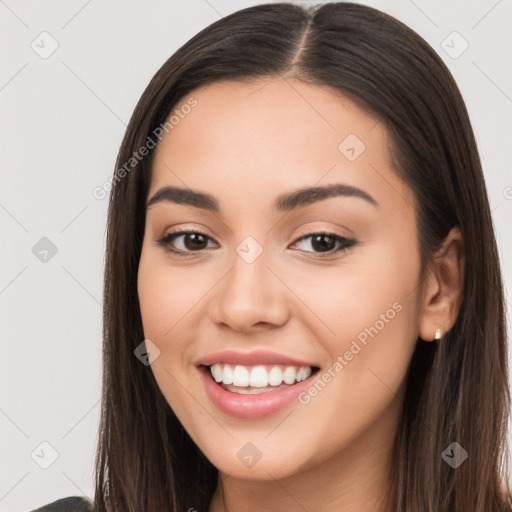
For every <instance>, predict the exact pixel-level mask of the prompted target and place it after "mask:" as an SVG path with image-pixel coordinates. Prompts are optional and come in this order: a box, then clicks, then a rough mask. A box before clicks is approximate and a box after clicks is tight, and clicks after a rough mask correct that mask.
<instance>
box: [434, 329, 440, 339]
mask: <svg viewBox="0 0 512 512" xmlns="http://www.w3.org/2000/svg"><path fill="white" fill-rule="evenodd" d="M439 338H441V329H436V335H435V336H434V339H435V340H438V339H439Z"/></svg>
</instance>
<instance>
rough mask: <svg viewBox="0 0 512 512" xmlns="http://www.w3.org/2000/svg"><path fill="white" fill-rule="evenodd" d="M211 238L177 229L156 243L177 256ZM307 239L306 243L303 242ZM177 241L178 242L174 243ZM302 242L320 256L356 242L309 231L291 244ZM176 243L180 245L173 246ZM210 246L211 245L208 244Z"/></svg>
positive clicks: (201, 246) (204, 245) (195, 249)
mask: <svg viewBox="0 0 512 512" xmlns="http://www.w3.org/2000/svg"><path fill="white" fill-rule="evenodd" d="M211 240H212V239H211V238H210V237H209V236H208V235H206V234H205V233H201V232H200V231H178V232H175V233H168V234H166V235H165V236H163V237H162V238H160V239H159V240H157V243H158V244H159V245H161V246H162V247H163V248H164V249H165V250H166V251H168V252H172V253H174V254H177V255H178V256H189V255H191V254H192V253H194V252H196V253H198V252H200V251H202V250H204V249H207V248H208V241H211ZM306 240H309V241H308V242H307V243H304V242H305V241H306ZM176 242H179V243H176ZM300 243H303V247H309V248H311V249H312V250H308V249H304V248H303V249H302V250H305V252H313V253H316V254H317V255H318V256H320V257H325V256H331V255H332V254H334V253H337V252H341V251H345V250H347V249H349V248H350V247H353V246H354V245H355V244H356V243H357V242H356V241H355V240H350V239H348V238H345V237H342V236H340V235H336V234H334V233H323V232H322V233H311V234H309V235H304V236H302V237H300V238H298V239H297V240H296V241H295V242H294V243H293V244H292V246H293V245H297V244H300ZM173 244H176V245H178V246H180V247H176V246H173ZM210 247H211V246H210Z"/></svg>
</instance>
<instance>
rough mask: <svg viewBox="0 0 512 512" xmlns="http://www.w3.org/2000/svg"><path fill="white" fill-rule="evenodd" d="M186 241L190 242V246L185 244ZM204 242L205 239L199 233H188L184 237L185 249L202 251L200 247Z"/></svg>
mask: <svg viewBox="0 0 512 512" xmlns="http://www.w3.org/2000/svg"><path fill="white" fill-rule="evenodd" d="M187 240H189V241H191V242H192V243H191V244H187ZM204 242H205V237H204V236H203V235H201V234H199V233H189V234H188V235H186V236H185V246H186V247H187V249H203V247H202V245H203V244H204Z"/></svg>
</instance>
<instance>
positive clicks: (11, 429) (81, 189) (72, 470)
mask: <svg viewBox="0 0 512 512" xmlns="http://www.w3.org/2000/svg"><path fill="white" fill-rule="evenodd" d="M257 3H260V2H253V1H238V2H236V1H234V0H208V1H207V0H192V1H187V2H181V1H179V2H178V1H176V2H157V1H146V2H142V1H138V2H121V0H115V1H110V2H100V1H98V0H89V1H87V0H80V1H67V2H65V1H46V2H37V1H34V0H31V1H26V2H16V1H14V0H7V1H5V2H4V1H0V44H1V46H0V47H1V48H2V60H1V66H0V73H1V74H0V106H1V113H2V123H1V125H0V126H1V141H0V144H1V155H2V173H1V186H0V221H1V233H0V237H1V247H2V251H1V256H2V260H1V269H0V272H1V273H0V300H1V307H2V319H1V327H2V329H1V332H2V349H1V354H2V357H1V391H2V394H1V404H0V429H1V460H2V463H1V467H0V475H1V477H0V510H1V511H14V512H21V511H26V510H29V509H32V508H36V507H37V506H40V505H42V504H43V503H47V502H49V501H52V500H55V499H58V498H61V497H64V496H69V495H88V496H90V497H92V495H93V480H92V478H93V460H94V451H95V446H96V430H97V425H98V419H99V397H100V384H101V382H100V379H101V373H100V362H101V314H102V312H101V303H102V273H103V258H104V256H103V252H104V246H105V244H104V242H105V240H104V235H105V224H106V213H107V201H108V199H107V198H106V199H103V200H97V199H95V198H94V197H93V195H92V190H93V188H94V187H96V186H98V185H102V184H103V183H104V182H105V181H106V180H108V179H109V178H110V176H111V175H112V172H113V170H114V163H115V158H116V154H117V150H118V147H119V144H120V142H121V138H122V136H123V133H124V130H125V126H126V123H127V122H128V120H129V118H130V115H131V113H132V110H133V108H134V107H135V104H136V102H137V100H138V98H139V96H140V94H141V93H142V91H143V90H144V88H145V87H146V85H147V84H148V82H149V80H150V79H151V77H152V76H153V74H154V73H155V72H156V71H157V69H158V68H159V67H160V66H161V64H163V62H164V61H165V60H166V59H167V58H168V57H169V56H170V55H171V54H172V53H173V52H174V51H175V50H176V49H177V48H178V47H179V46H180V45H182V44H183V43H185V42H186V41H187V40H188V39H189V38H190V37H192V36H193V35H194V34H196V33H197V32H198V31H199V30H200V29H202V28H203V27H205V26H207V25H209V24H210V23H212V22H214V21H216V20H217V19H219V18H220V17H222V16H225V15H227V14H229V13H231V12H233V11H235V10H238V9H240V8H243V7H247V6H249V5H255V4H257ZM366 3H367V4H369V5H372V6H374V7H377V8H380V9H381V10H383V11H385V12H388V13H390V14H391V15H393V16H395V17H397V18H398V19H400V20H401V21H403V22H405V23H406V24H407V25H409V26H410V27H411V28H413V29H414V30H416V31H417V32H418V33H419V34H421V35H422V36H423V37H424V38H425V39H426V40H427V41H428V42H429V43H430V44H431V45H432V46H433V47H434V48H435V49H436V50H437V52H438V53H439V54H440V55H441V57H442V58H443V60H444V61H445V62H446V63H447V65H448V66H449V68H450V69H451V71H452V73H453V74H454V76H455V79H456V80H457V82H458V84H459V86H460V89H461V91H462V94H463V96H464V98H465V101H466V104H467V106H468V109H469V113H470V117H471V119H472V123H473V126H474V129H475V132H476V136H477V140H478V145H479V149H480V152H481V153H480V154H481V157H482V159H483V165H484V170H485V175H486V180H487V185H488V192H489V198H490V203H491V208H492V210H493V216H494V222H495V226H496V231H497V237H498V244H499V249H500V253H501V258H502V265H503V271H504V276H505V282H506V285H508V286H507V287H508V289H510V283H511V279H512V273H511V269H512V255H511V248H512V241H511V238H512V233H511V230H510V217H511V215H512V175H511V172H510V161H511V157H512V140H511V137H510V135H511V133H512V130H511V119H512V116H511V113H512V99H511V98H512V76H511V75H512V73H511V65H510V48H512V31H511V30H510V27H512V23H511V22H512V1H511V0H500V1H496V0H478V1H477V0H473V1H471V2H467V1H462V0H460V1H453V0H452V1H445V0H437V1H433V2H430V1H429V2H427V1H424V0H421V1H420V0H415V1H412V0H402V1H399V0H382V1H374V2H366ZM43 31H47V32H48V33H49V34H50V35H51V38H53V39H54V40H56V41H57V43H58V48H57V50H56V51H55V52H54V53H53V54H52V55H50V56H49V57H48V58H45V59H44V58H42V57H41V56H40V54H41V53H42V52H44V51H46V52H47V51H49V50H50V49H51V44H52V40H51V38H49V36H40V34H41V32H43ZM453 31H457V32H458V33H459V34H460V35H461V36H462V37H463V38H464V40H466V41H467V43H468V44H469V47H468V49H467V50H466V51H465V52H464V53H462V55H460V56H459V57H458V58H453V56H454V55H455V52H458V51H460V50H461V49H462V48H463V46H461V45H462V44H463V41H462V40H461V39H457V36H453V35H451V34H452V32H453ZM448 36H450V37H448ZM447 37H448V39H447ZM443 41H445V43H443ZM31 44H33V45H34V46H35V48H36V49H37V51H35V49H33V48H32V47H31ZM442 45H443V46H442ZM450 47H451V49H450ZM445 49H446V50H447V51H448V52H451V54H452V56H450V55H449V54H448V53H447V51H445ZM38 52H39V53H38ZM43 237H47V238H49V239H50V240H51V241H52V243H53V244H55V246H56V247H57V253H56V254H55V255H54V256H53V257H50V256H51V253H50V254H49V255H48V256H47V259H48V261H47V262H42V261H40V259H38V258H37V257H36V255H35V254H34V253H33V252H32V248H33V246H34V245H35V244H36V243H37V242H38V241H39V240H40V239H41V238H43ZM41 256H42V255H41ZM510 307H511V305H510V299H509V302H508V308H509V311H510ZM43 441H45V442H47V443H49V444H50V445H51V446H52V447H53V448H54V449H55V450H56V452H57V453H58V458H57V459H56V460H55V461H54V462H53V464H51V465H50V466H49V467H48V468H47V469H43V468H41V467H40V464H45V463H46V464H49V463H50V462H51V461H52V459H51V450H50V449H49V448H48V447H46V446H45V445H42V446H41V445H40V443H41V442H43ZM34 450H35V451H34ZM31 454H33V455H31ZM469 456H471V454H469ZM32 457H33V458H32ZM36 461H37V462H36Z"/></svg>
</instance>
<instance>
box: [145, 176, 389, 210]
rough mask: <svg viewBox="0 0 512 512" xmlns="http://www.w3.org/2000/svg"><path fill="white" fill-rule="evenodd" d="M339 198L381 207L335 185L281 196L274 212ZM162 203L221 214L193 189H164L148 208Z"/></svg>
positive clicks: (212, 202)
mask: <svg viewBox="0 0 512 512" xmlns="http://www.w3.org/2000/svg"><path fill="white" fill-rule="evenodd" d="M337 196H342V197H358V198H360V199H364V200H365V201H367V202H368V203H370V204H372V205H373V206H379V203H378V202H377V201H376V200H375V199H374V198H373V197H372V196H370V195H369V194H368V193H367V192H365V191H364V190H361V189H360V188H357V187H352V186H350V185H342V184H338V183H337V184H334V185H325V186H323V187H307V188H301V189H299V190H296V191H294V192H291V193H287V194H283V195H281V196H279V197H278V198H277V200H276V202H275V203H274V210H275V211H277V212H287V211H291V210H295V209H297V208H303V207H305V206H308V205H310V204H312V203H316V202H318V201H322V200H324V199H329V198H331V197H337ZM162 202H172V203H176V204H185V205H189V206H194V207H196V208H201V209H203V210H208V211H211V212H214V213H220V206H219V202H218V201H217V199H215V197H213V196H212V195H210V194H206V193H204V192H199V191H197V190H192V189H185V188H179V187H162V188H160V189H159V190H158V191H157V192H156V193H155V194H154V195H153V197H152V198H151V199H150V200H149V201H148V202H147V204H146V208H149V207H150V206H152V205H154V204H157V203H162Z"/></svg>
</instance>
